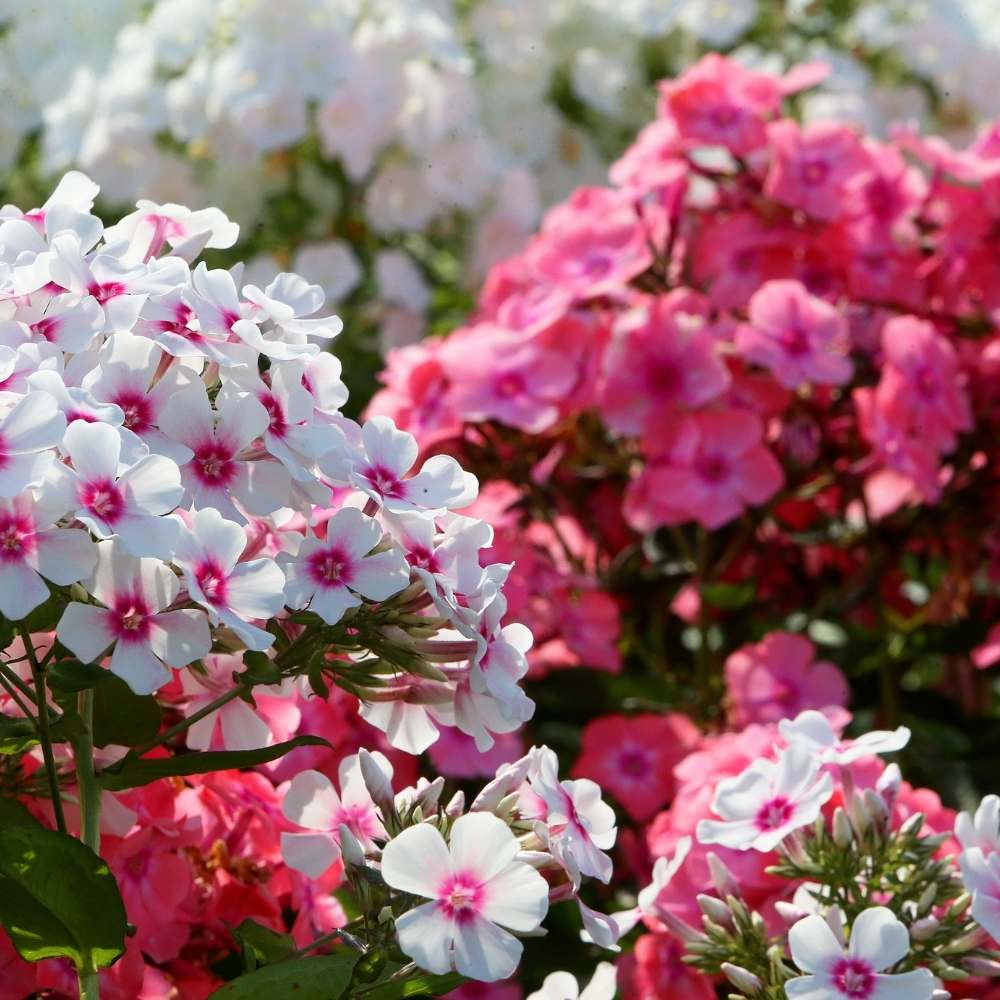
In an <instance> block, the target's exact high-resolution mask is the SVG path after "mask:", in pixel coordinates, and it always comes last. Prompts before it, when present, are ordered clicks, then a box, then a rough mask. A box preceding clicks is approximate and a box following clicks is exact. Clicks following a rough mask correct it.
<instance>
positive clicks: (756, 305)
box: [736, 281, 853, 389]
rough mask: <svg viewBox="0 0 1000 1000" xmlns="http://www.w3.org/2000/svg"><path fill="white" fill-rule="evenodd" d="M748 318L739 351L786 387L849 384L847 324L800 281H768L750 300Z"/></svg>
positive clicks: (739, 337)
mask: <svg viewBox="0 0 1000 1000" xmlns="http://www.w3.org/2000/svg"><path fill="white" fill-rule="evenodd" d="M749 314H750V323H749V324H747V325H743V326H741V327H740V328H739V329H738V330H737V332H736V349H737V350H738V351H739V352H740V353H741V354H742V355H743V357H744V358H746V359H747V360H748V361H753V362H754V363H755V364H759V365H762V366H763V367H765V368H767V369H769V370H770V371H771V374H772V375H774V377H775V378H776V379H777V380H778V381H779V382H780V383H781V384H782V385H783V386H785V387H786V388H788V389H795V388H798V386H800V385H802V384H803V383H808V382H811V383H813V384H815V385H843V384H844V383H845V382H847V381H848V380H849V379H850V377H851V373H852V371H853V368H852V365H851V362H850V361H849V360H848V358H847V356H846V352H847V323H846V321H845V320H844V318H843V317H842V316H841V315H840V313H839V312H838V311H837V309H836V308H834V307H833V306H831V305H830V304H829V303H827V302H824V301H823V300H822V299H819V298H816V296H814V295H810V294H809V293H808V292H807V291H806V289H805V287H804V286H803V285H802V284H801V283H800V282H798V281H769V282H767V283H766V284H765V285H764V286H763V287H761V288H760V289H759V290H758V291H757V292H755V293H754V295H753V297H752V298H751V299H750V304H749Z"/></svg>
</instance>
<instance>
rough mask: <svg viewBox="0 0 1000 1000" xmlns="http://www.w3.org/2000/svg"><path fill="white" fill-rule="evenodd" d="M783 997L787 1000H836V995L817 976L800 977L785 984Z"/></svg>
mask: <svg viewBox="0 0 1000 1000" xmlns="http://www.w3.org/2000/svg"><path fill="white" fill-rule="evenodd" d="M785 996H786V997H788V1000H836V997H837V994H836V993H834V992H832V991H831V988H830V987H829V986H827V985H826V982H825V980H823V979H820V977H819V976H800V977H799V978H798V979H789V980H788V982H787V983H785Z"/></svg>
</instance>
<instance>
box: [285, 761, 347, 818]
mask: <svg viewBox="0 0 1000 1000" xmlns="http://www.w3.org/2000/svg"><path fill="white" fill-rule="evenodd" d="M339 810H340V797H339V796H338V795H337V791H336V789H335V788H334V787H333V783H332V782H331V781H330V779H329V778H328V777H327V776H326V775H325V774H321V773H320V772H319V771H301V772H299V773H298V774H297V775H295V777H294V778H292V781H291V783H290V784H289V786H288V790H287V791H286V792H285V798H284V801H283V802H282V803H281V811H282V812H283V813H284V814H285V817H286V818H287V819H290V820H291V821H292V822H293V823H296V824H297V825H298V826H304V827H305V828H306V829H307V830H325V831H327V832H330V831H332V830H333V829H334V823H335V818H336V815H337V813H338V811H339Z"/></svg>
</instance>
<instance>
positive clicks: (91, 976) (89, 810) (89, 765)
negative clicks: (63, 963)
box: [73, 688, 101, 1000]
mask: <svg viewBox="0 0 1000 1000" xmlns="http://www.w3.org/2000/svg"><path fill="white" fill-rule="evenodd" d="M77 711H78V712H79V713H80V718H81V719H82V720H83V732H82V733H81V734H80V735H79V736H78V737H76V739H74V740H73V755H74V757H75V759H76V783H77V788H78V792H79V797H80V839H81V840H82V841H83V842H84V843H85V844H86V845H87V847H89V848H90V849H91V850H92V851H93V852H94V853H95V854H99V853H100V850H101V786H100V785H99V784H98V783H97V778H96V777H95V775H94V691H93V688H88V689H87V690H86V691H81V692H80V693H79V695H77ZM77 977H78V980H79V984H80V1000H99V997H100V983H99V981H98V978H97V970H96V969H93V968H91V969H77Z"/></svg>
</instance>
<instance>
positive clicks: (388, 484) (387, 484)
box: [363, 465, 402, 496]
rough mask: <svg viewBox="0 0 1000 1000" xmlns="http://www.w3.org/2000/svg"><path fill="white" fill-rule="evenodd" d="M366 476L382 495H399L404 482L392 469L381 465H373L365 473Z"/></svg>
mask: <svg viewBox="0 0 1000 1000" xmlns="http://www.w3.org/2000/svg"><path fill="white" fill-rule="evenodd" d="M363 475H364V476H365V478H366V479H367V480H368V481H369V482H370V483H371V484H372V486H374V487H375V490H376V491H377V492H378V493H381V494H382V496H398V495H399V492H400V488H401V486H402V483H400V481H399V478H398V477H397V476H396V474H395V473H394V472H392V471H391V470H390V469H387V468H385V467H384V466H381V465H373V466H371V467H370V468H368V469H366V470H365V471H364V473H363Z"/></svg>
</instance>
